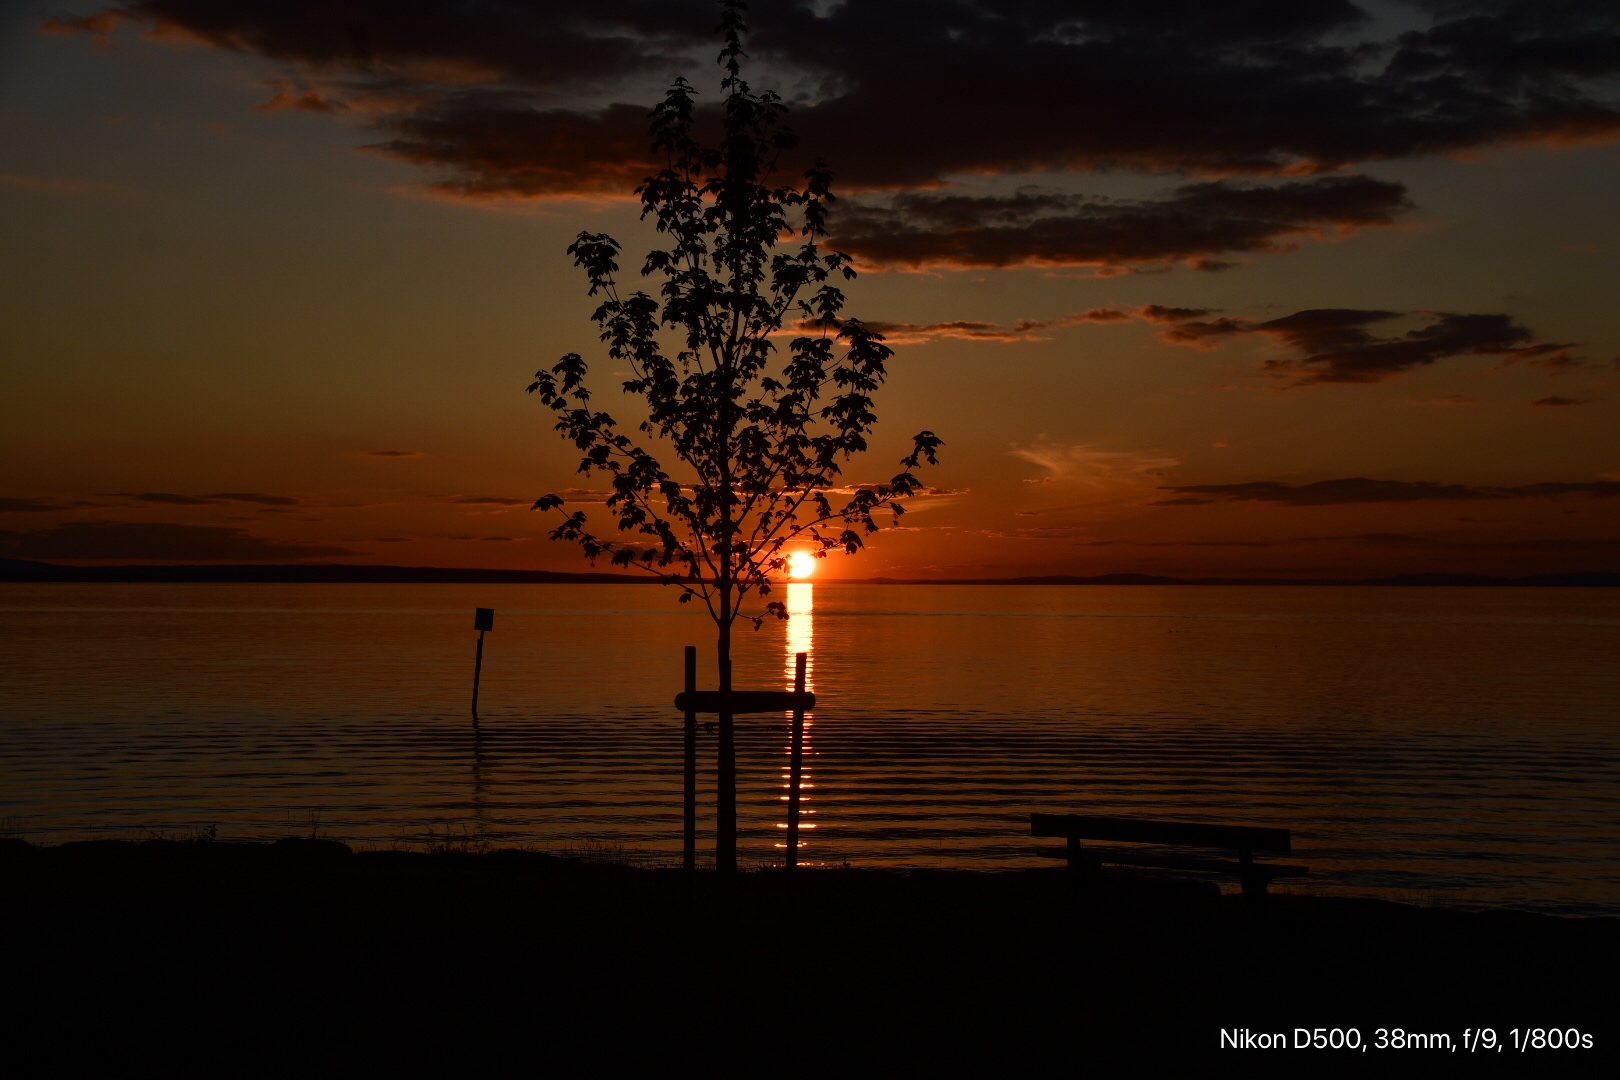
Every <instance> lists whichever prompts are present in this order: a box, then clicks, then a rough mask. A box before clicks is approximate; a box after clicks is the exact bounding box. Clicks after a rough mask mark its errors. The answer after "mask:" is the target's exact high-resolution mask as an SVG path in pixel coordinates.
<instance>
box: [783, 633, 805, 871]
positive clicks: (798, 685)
mask: <svg viewBox="0 0 1620 1080" xmlns="http://www.w3.org/2000/svg"><path fill="white" fill-rule="evenodd" d="M805 656H806V654H804V653H794V654H793V692H794V694H796V695H797V694H803V693H804V665H805ZM801 700H802V699H801ZM803 776H804V706H803V705H802V704H801V705H799V706H798V707H797V708H795V709H794V710H793V742H792V745H791V748H790V749H789V751H788V819H787V868H788V869H789V870H792V869H794V868H795V867H797V866H798V865H799V786H800V780H801V779H802V778H803Z"/></svg>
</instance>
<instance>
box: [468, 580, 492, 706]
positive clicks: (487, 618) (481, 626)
mask: <svg viewBox="0 0 1620 1080" xmlns="http://www.w3.org/2000/svg"><path fill="white" fill-rule="evenodd" d="M473 629H474V630H477V631H478V653H477V655H476V656H475V657H474V658H473V702H472V714H473V727H477V726H478V678H479V676H480V675H482V674H483V672H484V631H485V630H493V629H495V609H494V608H487V607H481V608H474V609H473Z"/></svg>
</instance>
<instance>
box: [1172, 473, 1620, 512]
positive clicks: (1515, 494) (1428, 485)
mask: <svg viewBox="0 0 1620 1080" xmlns="http://www.w3.org/2000/svg"><path fill="white" fill-rule="evenodd" d="M1163 490H1165V491H1170V492H1174V493H1175V494H1176V495H1178V496H1180V498H1176V499H1167V500H1165V501H1164V502H1162V503H1159V504H1158V505H1161V506H1176V505H1197V504H1198V503H1201V502H1207V501H1212V500H1215V499H1226V500H1231V501H1236V502H1267V503H1281V504H1284V505H1287V506H1344V505H1350V504H1354V503H1405V502H1427V501H1434V500H1441V501H1464V502H1475V501H1481V500H1496V499H1548V498H1556V497H1559V496H1565V495H1585V496H1590V497H1593V498H1608V499H1613V498H1620V482H1617V481H1613V480H1593V481H1585V482H1577V483H1542V484H1522V485H1520V486H1518V487H1475V486H1471V485H1468V484H1440V483H1434V482H1432V481H1427V480H1369V479H1367V478H1366V477H1363V476H1352V477H1346V478H1344V479H1342V480H1318V481H1317V482H1316V483H1314V484H1283V483H1275V482H1271V481H1258V482H1254V483H1248V484H1182V485H1178V486H1175V487H1166V488H1164V489H1163Z"/></svg>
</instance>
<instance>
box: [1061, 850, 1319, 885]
mask: <svg viewBox="0 0 1620 1080" xmlns="http://www.w3.org/2000/svg"><path fill="white" fill-rule="evenodd" d="M1039 853H1040V855H1041V856H1043V857H1044V858H1048V859H1067V858H1068V857H1069V853H1068V852H1067V851H1065V850H1063V849H1062V848H1040V849H1039ZM1080 857H1081V858H1082V859H1088V860H1090V861H1092V862H1096V863H1108V864H1109V865H1112V866H1153V867H1159V868H1162V869H1165V870H1201V871H1204V872H1206V873H1211V874H1232V875H1235V876H1242V874H1243V873H1244V870H1243V866H1242V864H1241V863H1239V862H1237V860H1235V859H1203V858H1199V857H1198V856H1195V855H1156V854H1153V853H1152V852H1147V851H1136V850H1133V849H1131V848H1105V847H1083V848H1081V849H1080ZM1248 872H1249V873H1250V874H1253V875H1255V876H1257V877H1265V878H1277V877H1304V876H1305V875H1306V874H1308V873H1310V868H1309V867H1306V866H1290V865H1288V864H1286V863H1263V862H1257V863H1251V864H1250V869H1249V871H1248Z"/></svg>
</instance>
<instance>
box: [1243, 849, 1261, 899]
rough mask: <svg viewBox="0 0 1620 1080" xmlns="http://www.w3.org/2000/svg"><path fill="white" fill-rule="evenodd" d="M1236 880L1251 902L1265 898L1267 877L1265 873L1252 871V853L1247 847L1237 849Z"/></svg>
mask: <svg viewBox="0 0 1620 1080" xmlns="http://www.w3.org/2000/svg"><path fill="white" fill-rule="evenodd" d="M1238 881H1239V882H1241V883H1242V885H1243V895H1244V896H1245V897H1247V898H1248V899H1249V900H1250V901H1251V902H1253V903H1259V902H1260V901H1261V900H1263V899H1265V895H1266V884H1267V882H1268V879H1267V877H1266V875H1265V874H1257V873H1255V872H1254V853H1253V852H1251V851H1249V850H1248V849H1247V848H1244V849H1241V850H1239V851H1238Z"/></svg>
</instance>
